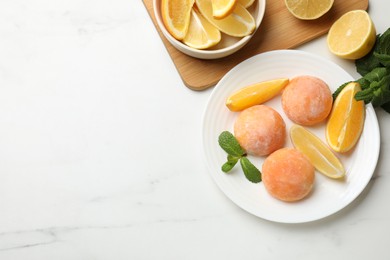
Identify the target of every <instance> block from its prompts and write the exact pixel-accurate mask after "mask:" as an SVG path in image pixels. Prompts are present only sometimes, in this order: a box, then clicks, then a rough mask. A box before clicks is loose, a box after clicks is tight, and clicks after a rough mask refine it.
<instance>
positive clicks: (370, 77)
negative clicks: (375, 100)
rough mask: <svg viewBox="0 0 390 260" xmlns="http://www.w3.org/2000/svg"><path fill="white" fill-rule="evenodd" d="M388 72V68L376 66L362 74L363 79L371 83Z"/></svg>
mask: <svg viewBox="0 0 390 260" xmlns="http://www.w3.org/2000/svg"><path fill="white" fill-rule="evenodd" d="M389 73H390V72H389V69H387V68H385V67H378V68H375V69H373V70H372V71H370V72H369V73H367V74H366V75H365V76H364V79H365V80H367V81H369V82H370V83H372V82H374V81H380V80H381V79H382V78H383V77H385V76H386V75H388V74H389Z"/></svg>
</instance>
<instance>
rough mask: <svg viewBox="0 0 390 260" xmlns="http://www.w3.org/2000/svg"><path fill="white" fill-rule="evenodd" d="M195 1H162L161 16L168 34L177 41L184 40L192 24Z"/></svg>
mask: <svg viewBox="0 0 390 260" xmlns="http://www.w3.org/2000/svg"><path fill="white" fill-rule="evenodd" d="M194 2H195V0H162V1H161V16H162V19H163V23H164V25H165V27H166V29H167V30H168V32H169V33H170V34H171V35H172V36H173V37H175V38H176V39H177V40H182V39H184V37H185V35H186V34H187V31H188V27H189V24H190V15H191V10H192V7H193V5H194Z"/></svg>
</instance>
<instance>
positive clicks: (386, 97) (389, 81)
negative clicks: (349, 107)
mask: <svg viewBox="0 0 390 260" xmlns="http://www.w3.org/2000/svg"><path fill="white" fill-rule="evenodd" d="M372 85H374V86H373V88H374V89H375V90H374V92H373V94H374V95H373V98H372V101H371V104H372V105H373V106H374V107H379V106H382V105H383V104H385V103H387V102H390V74H389V75H386V76H384V77H383V78H382V79H381V80H380V81H379V82H373V83H372ZM375 85H376V86H375Z"/></svg>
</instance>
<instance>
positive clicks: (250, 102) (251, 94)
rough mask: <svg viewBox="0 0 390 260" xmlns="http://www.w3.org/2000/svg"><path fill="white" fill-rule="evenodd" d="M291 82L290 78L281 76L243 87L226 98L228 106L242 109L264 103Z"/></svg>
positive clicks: (235, 109) (232, 108) (238, 109)
mask: <svg viewBox="0 0 390 260" xmlns="http://www.w3.org/2000/svg"><path fill="white" fill-rule="evenodd" d="M289 82H290V80H289V79H288V78H281V79H274V80H268V81H262V82H259V83H255V84H253V85H249V86H247V87H243V88H241V89H239V90H237V91H236V92H234V93H233V94H231V95H230V96H229V97H228V98H227V99H226V106H227V107H228V108H229V109H230V110H231V111H241V110H243V109H245V108H248V107H251V106H254V105H259V104H262V103H264V102H266V101H268V100H270V99H271V98H273V97H275V96H276V95H278V94H279V93H280V92H281V91H282V89H284V87H285V86H287V84H288V83H289Z"/></svg>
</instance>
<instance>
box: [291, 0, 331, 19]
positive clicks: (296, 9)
mask: <svg viewBox="0 0 390 260" xmlns="http://www.w3.org/2000/svg"><path fill="white" fill-rule="evenodd" d="M333 1H334V0H285V4H286V7H287V9H288V11H289V12H290V13H291V14H292V15H294V16H295V17H296V18H298V19H301V20H314V19H317V18H320V17H321V16H323V15H324V14H326V13H327V12H328V11H329V10H330V8H332V6H333Z"/></svg>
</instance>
